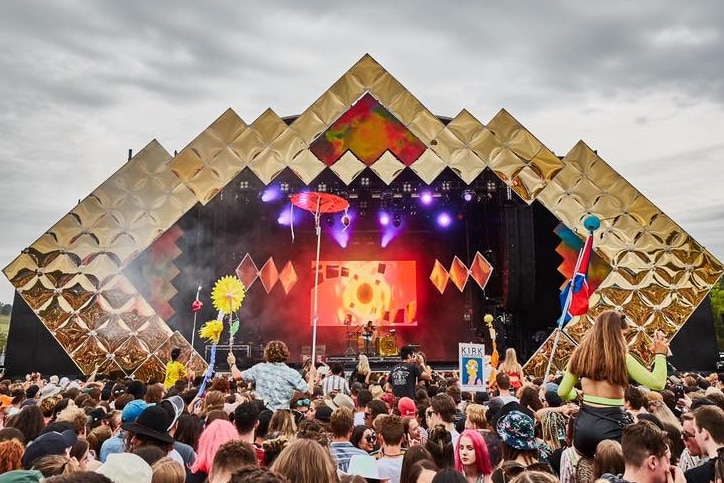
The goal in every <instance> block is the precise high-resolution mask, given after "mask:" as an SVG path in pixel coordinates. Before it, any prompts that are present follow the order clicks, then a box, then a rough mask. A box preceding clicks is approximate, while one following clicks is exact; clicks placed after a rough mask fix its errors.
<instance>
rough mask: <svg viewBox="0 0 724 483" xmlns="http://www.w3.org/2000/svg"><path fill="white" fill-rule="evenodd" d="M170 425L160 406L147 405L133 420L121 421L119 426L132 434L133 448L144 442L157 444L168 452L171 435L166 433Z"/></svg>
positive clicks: (171, 442) (171, 443)
mask: <svg viewBox="0 0 724 483" xmlns="http://www.w3.org/2000/svg"><path fill="white" fill-rule="evenodd" d="M169 426H171V417H170V416H169V414H168V413H167V412H166V410H165V409H163V408H162V407H160V406H157V405H154V406H148V407H147V408H146V409H144V410H143V412H142V413H141V414H140V415H139V416H138V418H137V419H136V420H135V421H129V422H126V423H123V424H122V425H121V427H122V428H123V429H124V430H125V431H128V432H129V433H131V434H132V435H133V437H132V439H131V445H132V446H133V450H136V449H137V448H139V447H141V446H145V445H146V444H153V445H154V446H159V447H160V448H161V449H166V452H167V453H168V452H169V451H170V447H172V446H173V441H174V439H173V437H172V436H171V435H170V434H168V428H169Z"/></svg>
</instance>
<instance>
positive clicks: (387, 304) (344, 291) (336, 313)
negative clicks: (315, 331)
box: [309, 261, 417, 326]
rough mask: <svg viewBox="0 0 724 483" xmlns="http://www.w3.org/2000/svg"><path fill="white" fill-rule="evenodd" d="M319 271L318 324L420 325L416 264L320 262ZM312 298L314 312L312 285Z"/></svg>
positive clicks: (401, 262) (410, 262) (402, 262)
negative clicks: (370, 323) (418, 321)
mask: <svg viewBox="0 0 724 483" xmlns="http://www.w3.org/2000/svg"><path fill="white" fill-rule="evenodd" d="M312 270H314V262H312ZM319 270H320V272H319V321H318V324H319V325H327V326H343V325H344V324H345V321H347V322H349V323H351V325H353V326H357V325H360V324H363V323H366V322H367V321H370V320H371V321H372V322H374V324H375V325H376V326H415V325H417V286H416V281H417V273H416V267H415V262H414V261H384V262H382V261H373V262H370V261H366V262H360V261H346V262H343V261H321V262H320V266H319ZM312 273H314V272H312ZM312 283H313V282H312ZM310 297H311V300H312V303H311V304H310V307H312V310H311V311H312V312H313V311H314V287H313V286H312V290H311V293H310ZM313 315H314V314H313V313H312V314H311V315H310V317H309V320H310V323H311V321H312V317H313Z"/></svg>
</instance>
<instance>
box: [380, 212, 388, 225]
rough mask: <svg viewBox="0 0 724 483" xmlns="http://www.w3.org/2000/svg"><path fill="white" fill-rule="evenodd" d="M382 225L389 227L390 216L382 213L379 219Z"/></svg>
mask: <svg viewBox="0 0 724 483" xmlns="http://www.w3.org/2000/svg"><path fill="white" fill-rule="evenodd" d="M378 220H379V222H380V225H382V226H387V225H389V224H390V214H389V213H385V212H384V211H381V212H380V214H379V218H378Z"/></svg>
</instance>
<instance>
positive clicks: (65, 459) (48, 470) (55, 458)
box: [30, 455, 80, 478]
mask: <svg viewBox="0 0 724 483" xmlns="http://www.w3.org/2000/svg"><path fill="white" fill-rule="evenodd" d="M30 469H31V470H38V471H40V472H41V473H42V474H43V476H44V477H45V478H49V477H51V476H57V475H67V474H68V473H75V472H76V471H80V466H79V465H78V462H77V461H76V460H75V458H71V457H70V456H66V455H48V456H43V457H42V458H38V459H37V460H35V462H34V463H33V466H32V468H30Z"/></svg>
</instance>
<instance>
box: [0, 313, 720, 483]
mask: <svg viewBox="0 0 724 483" xmlns="http://www.w3.org/2000/svg"><path fill="white" fill-rule="evenodd" d="M627 330H629V324H628V321H627V320H626V318H625V317H624V316H623V315H621V314H619V313H616V312H605V313H602V314H600V315H599V316H598V318H597V320H596V323H595V324H594V326H593V327H592V329H591V330H590V331H589V333H588V334H587V335H586V336H585V337H584V339H583V340H582V341H581V343H580V345H579V346H578V347H577V348H576V349H575V350H574V352H573V353H572V354H571V358H570V362H569V365H568V367H567V370H566V371H565V372H564V373H561V374H556V375H550V376H547V377H545V378H536V377H531V376H528V375H526V374H525V373H524V371H523V369H522V368H521V366H520V364H519V363H518V362H517V360H516V354H515V351H514V350H512V349H508V350H507V351H506V357H505V360H504V362H503V363H501V364H500V365H499V367H498V368H497V370H496V371H495V372H494V374H492V376H491V377H490V378H489V381H490V383H489V387H488V390H487V391H485V392H475V393H467V392H462V391H461V389H460V381H459V380H458V377H457V375H456V374H455V373H449V374H441V373H439V372H436V371H434V370H433V369H432V368H431V367H429V366H428V364H427V361H426V358H425V355H424V354H423V353H422V352H416V351H415V350H413V348H411V347H403V348H402V349H401V350H400V361H399V363H398V364H397V365H395V367H393V368H392V369H391V370H390V371H389V372H385V373H375V372H374V371H372V369H371V368H370V365H369V361H368V360H367V358H366V357H365V356H364V355H360V356H359V363H358V365H357V366H356V367H355V368H354V370H353V371H352V373H351V374H345V371H344V367H342V366H341V365H340V364H337V363H331V364H329V365H328V366H327V365H326V364H323V363H321V362H320V363H316V364H315V363H312V362H311V361H310V362H309V363H308V364H304V366H303V367H302V369H301V370H300V371H298V370H295V369H293V368H292V367H290V366H289V365H288V362H289V349H288V348H287V346H286V345H285V344H284V342H282V341H271V342H269V343H268V344H267V345H266V347H265V350H264V361H263V362H261V363H259V364H256V365H254V366H252V367H250V368H248V369H245V370H241V369H239V368H238V367H237V364H236V358H235V357H234V355H233V354H229V357H228V363H229V365H230V368H231V372H230V374H224V375H221V374H220V375H217V376H215V377H214V378H213V379H212V380H211V381H208V384H206V385H203V384H201V382H202V381H201V378H196V377H194V375H193V374H190V373H189V372H188V371H187V370H186V369H185V367H184V366H183V364H182V363H180V362H179V356H180V352H179V351H174V352H173V353H172V361H171V362H169V364H168V366H167V371H166V378H165V380H164V381H158V382H154V381H138V380H128V379H125V380H100V379H98V380H97V379H96V376H95V374H93V375H91V376H90V377H89V378H87V379H86V380H85V381H80V380H70V379H68V378H67V377H58V376H57V375H51V376H49V377H47V380H46V377H44V376H43V375H41V374H30V375H28V376H27V377H26V378H25V380H23V381H12V380H7V379H5V380H1V381H0V428H1V429H0V483H3V482H8V483H10V482H35V481H41V480H47V481H49V482H108V481H113V482H117V483H125V482H129V483H130V482H132V483H143V482H153V483H182V482H190V483H197V482H198V483H200V482H204V481H208V482H210V483H226V482H233V483H241V482H256V483H274V482H290V483H332V482H354V483H359V482H385V481H387V482H391V483H430V482H433V483H448V482H451V483H455V482H461V483H464V482H471V483H539V482H540V483H553V482H558V481H560V482H563V483H592V482H596V481H597V482H599V483H620V482H632V483H633V482H637V483H683V482H684V481H687V482H689V483H709V482H715V483H716V482H718V481H724V466H722V464H724V392H722V387H723V385H724V374H722V375H721V376H720V375H718V374H717V373H712V374H709V375H706V377H705V376H704V375H703V374H698V373H690V374H680V373H678V374H667V372H666V357H667V354H668V351H669V349H668V343H667V341H666V340H665V339H664V338H663V336H661V334H656V335H655V337H654V338H653V340H652V345H651V347H650V350H651V353H652V354H655V355H654V356H653V364H652V366H651V367H650V370H649V368H647V367H644V366H643V365H641V363H640V362H638V361H637V360H636V359H635V358H634V357H633V356H632V355H631V354H629V353H628V351H627V345H626V340H625V335H626V331H627ZM200 389H202V390H201V391H200ZM720 453H721V456H720Z"/></svg>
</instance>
